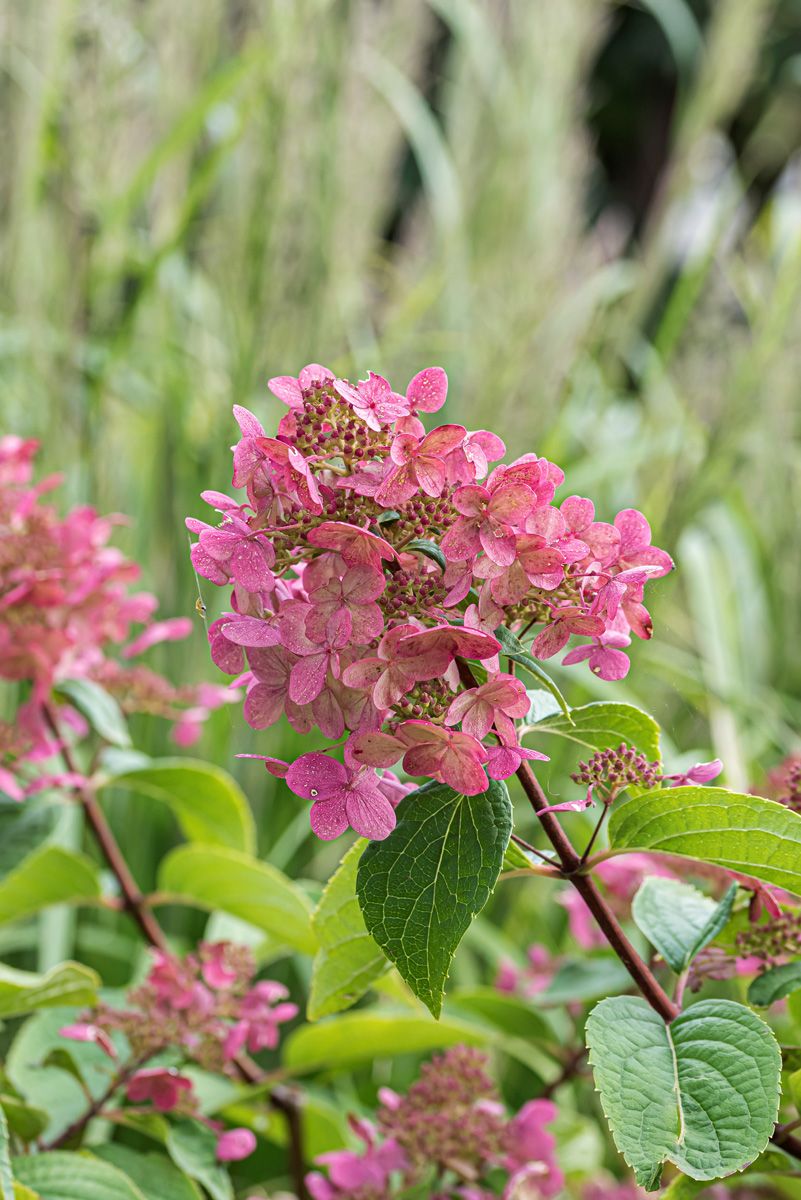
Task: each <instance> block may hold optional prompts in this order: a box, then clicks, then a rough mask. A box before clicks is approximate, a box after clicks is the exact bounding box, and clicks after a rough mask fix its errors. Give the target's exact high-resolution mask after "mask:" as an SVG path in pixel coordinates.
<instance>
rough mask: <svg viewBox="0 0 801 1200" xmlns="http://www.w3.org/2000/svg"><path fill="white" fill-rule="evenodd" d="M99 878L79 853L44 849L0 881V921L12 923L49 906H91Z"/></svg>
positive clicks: (36, 851)
mask: <svg viewBox="0 0 801 1200" xmlns="http://www.w3.org/2000/svg"><path fill="white" fill-rule="evenodd" d="M100 895H101V892H100V876H99V874H98V871H97V868H96V867H95V865H94V863H92V862H91V861H90V860H89V859H88V858H86V857H85V856H84V855H82V854H76V853H75V852H73V851H71V850H62V848H61V847H60V846H43V847H42V849H41V850H35V851H34V852H33V854H31V855H29V857H28V858H26V859H24V860H23V862H21V863H20V865H19V866H18V867H17V869H16V870H15V871H12V872H11V873H10V874H9V875H7V876H6V877H5V879H4V880H3V881H2V882H0V922H3V921H15V920H17V918H19V917H28V916H30V915H31V913H35V912H40V911H41V910H42V909H43V908H47V907H48V906H49V905H51V904H94V903H96V902H97V901H98V900H99V899H100Z"/></svg>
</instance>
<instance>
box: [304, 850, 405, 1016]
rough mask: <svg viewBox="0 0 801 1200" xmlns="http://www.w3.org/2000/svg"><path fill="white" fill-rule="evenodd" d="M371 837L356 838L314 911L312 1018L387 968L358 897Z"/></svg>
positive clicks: (353, 995)
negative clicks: (361, 862)
mask: <svg viewBox="0 0 801 1200" xmlns="http://www.w3.org/2000/svg"><path fill="white" fill-rule="evenodd" d="M366 845H367V842H366V841H365V840H364V839H363V838H360V839H359V841H357V842H354V844H353V845H352V846H351V848H350V850H348V852H347V854H346V855H345V856H344V858H343V859H342V862H341V863H340V864H339V866H338V867H337V869H336V871H335V872H334V874H333V875H332V876H331V878H330V879H329V881H328V884H327V885H326V887H325V890H324V891H323V894H322V896H321V897H320V901H319V903H318V905H317V907H316V909H315V910H314V914H313V916H312V927H313V929H314V932H315V933H316V934H317V941H318V942H319V945H320V949H319V950H318V951H317V954H316V956H315V959H314V965H313V967H312V978H311V989H310V992H309V1003H308V1008H307V1011H306V1016H307V1017H308V1019H309V1020H310V1021H317V1020H319V1018H320V1017H327V1016H330V1015H331V1014H332V1013H336V1012H341V1010H342V1009H343V1008H349V1007H350V1005H351V1004H355V1003H356V1001H357V1000H358V999H359V997H360V996H363V995H364V993H365V992H366V991H367V989H368V988H369V986H370V984H371V983H372V982H373V981H374V980H375V979H378V977H379V976H380V975H383V974H384V972H385V971H386V970H387V969H388V967H389V963H388V961H387V958H386V956H385V954H384V952H383V951H382V950H381V949H380V947H378V946H377V945H376V944H375V942H374V941H373V939H372V938H371V937H370V934H369V933H368V932H367V928H366V926H365V924H364V917H363V916H362V910H361V908H360V907H359V901H358V899H357V897H356V870H357V868H358V866H359V859H360V858H361V856H362V853H363V851H364V848H365V846H366Z"/></svg>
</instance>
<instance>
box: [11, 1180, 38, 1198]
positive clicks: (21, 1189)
mask: <svg viewBox="0 0 801 1200" xmlns="http://www.w3.org/2000/svg"><path fill="white" fill-rule="evenodd" d="M14 1200H42V1197H41V1196H40V1195H39V1194H38V1193H37V1192H34V1191H33V1190H32V1189H31V1188H29V1187H25V1184H24V1183H15V1184H14Z"/></svg>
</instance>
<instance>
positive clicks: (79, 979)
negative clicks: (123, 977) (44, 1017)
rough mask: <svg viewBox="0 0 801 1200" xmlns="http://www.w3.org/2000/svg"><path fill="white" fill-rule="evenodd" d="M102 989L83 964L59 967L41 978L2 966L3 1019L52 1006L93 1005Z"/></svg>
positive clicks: (0, 1013) (0, 1003)
mask: <svg viewBox="0 0 801 1200" xmlns="http://www.w3.org/2000/svg"><path fill="white" fill-rule="evenodd" d="M99 986H100V979H99V977H98V975H97V974H96V972H94V971H92V970H91V969H90V968H89V967H84V966H83V965H82V964H81V963H75V962H65V963H59V965H58V966H55V967H52V968H51V969H50V970H49V971H47V972H45V973H44V974H41V975H40V974H37V973H36V972H35V971H19V970H17V969H16V968H15V967H7V966H6V965H5V964H4V963H0V1018H1V1017H19V1016H24V1015H26V1014H27V1013H30V1012H34V1011H35V1010H36V1009H38V1008H50V1007H52V1006H53V1005H70V1004H75V1005H78V1004H94V1003H95V1001H96V1000H97V989H98V987H99Z"/></svg>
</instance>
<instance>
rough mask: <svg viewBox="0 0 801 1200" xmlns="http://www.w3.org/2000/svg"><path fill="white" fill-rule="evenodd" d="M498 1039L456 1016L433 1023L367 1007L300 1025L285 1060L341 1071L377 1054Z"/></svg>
mask: <svg viewBox="0 0 801 1200" xmlns="http://www.w3.org/2000/svg"><path fill="white" fill-rule="evenodd" d="M493 1040H494V1039H493V1035H492V1032H491V1031H490V1030H489V1029H488V1028H485V1027H483V1026H481V1025H477V1024H474V1023H473V1022H471V1021H467V1020H460V1019H458V1018H455V1017H453V1018H452V1017H447V1016H446V1017H443V1019H442V1020H441V1021H433V1020H432V1019H431V1018H430V1017H429V1016H423V1015H420V1016H416V1015H414V1014H410V1013H408V1012H398V1013H386V1012H381V1013H376V1012H372V1011H370V1010H365V1011H360V1012H355V1013H344V1014H343V1015H341V1016H338V1017H335V1018H334V1019H332V1020H330V1021H320V1022H319V1024H316V1025H301V1026H300V1028H298V1029H294V1030H293V1031H292V1033H290V1035H289V1037H288V1038H286V1040H285V1041H284V1047H283V1060H284V1064H285V1065H286V1066H287V1067H289V1068H290V1069H293V1070H298V1069H304V1070H305V1069H307V1068H325V1069H331V1068H333V1069H336V1068H343V1067H351V1066H354V1065H355V1064H357V1063H364V1062H372V1060H373V1059H375V1058H395V1057H396V1056H397V1055H399V1054H424V1053H427V1052H428V1051H430V1050H441V1049H444V1048H445V1047H447V1046H456V1045H458V1043H460V1042H464V1043H466V1044H467V1045H470V1046H486V1045H490V1044H492V1042H493Z"/></svg>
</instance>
